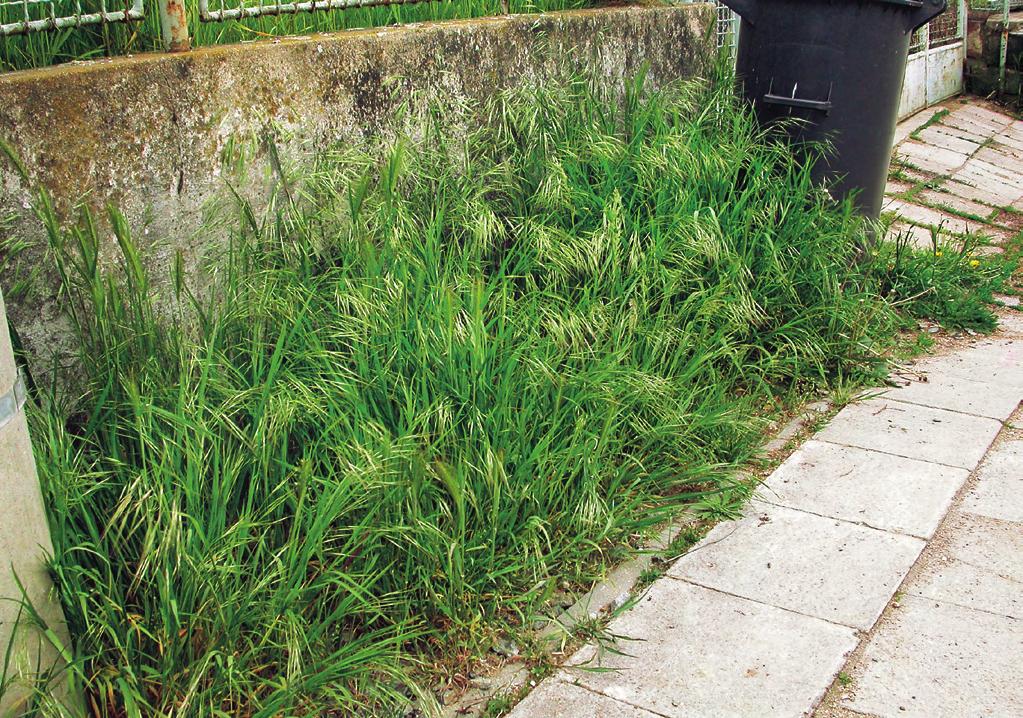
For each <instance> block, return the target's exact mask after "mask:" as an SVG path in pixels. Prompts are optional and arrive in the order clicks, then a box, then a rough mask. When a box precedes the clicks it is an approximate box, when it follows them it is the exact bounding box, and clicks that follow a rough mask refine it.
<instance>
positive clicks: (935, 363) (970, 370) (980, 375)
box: [914, 339, 1023, 396]
mask: <svg viewBox="0 0 1023 718" xmlns="http://www.w3.org/2000/svg"><path fill="white" fill-rule="evenodd" d="M914 369H916V370H917V371H920V372H924V373H931V372H934V373H940V374H948V375H951V376H961V377H964V378H966V379H975V380H983V381H984V382H986V383H989V384H997V385H998V386H1003V387H1006V388H1009V389H1013V390H1019V389H1023V341H1012V340H1009V339H1005V340H987V341H981V342H977V343H976V344H975V345H973V346H972V347H970V348H968V349H963V350H960V351H958V352H956V353H955V354H950V355H948V356H942V357H928V358H926V359H921V360H919V361H917V362H916V364H914ZM1016 396H1021V394H1020V392H1019V391H1016Z"/></svg>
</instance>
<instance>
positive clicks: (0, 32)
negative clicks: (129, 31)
mask: <svg viewBox="0 0 1023 718" xmlns="http://www.w3.org/2000/svg"><path fill="white" fill-rule="evenodd" d="M142 3H143V0H125V2H124V3H123V4H121V5H120V6H119V7H114V6H115V5H116V4H117V3H116V0H112V2H111V6H110V7H108V6H107V1H106V0H92V1H91V2H90V1H89V0H87V1H86V3H84V6H83V2H82V0H0V21H3V22H2V23H0V37H3V36H7V35H26V34H28V33H30V32H42V31H45V30H61V29H64V28H69V27H82V26H83V25H104V24H106V23H114V22H134V21H138V20H142V19H143V18H144V17H145V12H144V10H143V5H142ZM14 18H17V19H14Z"/></svg>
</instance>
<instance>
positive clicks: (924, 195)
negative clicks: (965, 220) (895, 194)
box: [915, 189, 994, 219]
mask: <svg viewBox="0 0 1023 718" xmlns="http://www.w3.org/2000/svg"><path fill="white" fill-rule="evenodd" d="M915 199H919V200H923V201H924V202H927V203H928V204H933V205H939V206H942V207H949V208H951V209H953V210H956V211H957V212H968V213H969V214H974V215H976V216H978V217H980V218H981V219H987V218H988V216H989V215H990V214H991V213H992V212H994V210H993V209H992V208H991V207H989V206H988V205H986V204H981V203H980V202H976V201H974V200H972V199H968V198H966V197H959V196H957V195H954V194H951V193H949V192H939V191H938V190H933V189H926V190H924V191H923V192H919V193H918V194H917V195H916V196H915Z"/></svg>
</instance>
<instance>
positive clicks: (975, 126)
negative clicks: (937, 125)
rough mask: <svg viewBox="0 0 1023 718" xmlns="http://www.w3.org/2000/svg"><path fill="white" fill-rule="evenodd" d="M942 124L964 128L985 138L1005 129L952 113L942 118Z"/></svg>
mask: <svg viewBox="0 0 1023 718" xmlns="http://www.w3.org/2000/svg"><path fill="white" fill-rule="evenodd" d="M941 124H942V126H943V127H951V128H955V129H959V130H963V131H966V132H969V133H971V134H973V135H977V136H980V137H982V138H984V139H988V138H990V137H991V136H992V135H994V134H997V133H999V132H1004V130H1003V129H999V128H998V127H995V126H992V125H987V124H980V123H977V122H974V121H973V120H971V119H969V118H965V117H953V116H951V115H950V116H948V117H945V118H944V119H943V120H942V122H941Z"/></svg>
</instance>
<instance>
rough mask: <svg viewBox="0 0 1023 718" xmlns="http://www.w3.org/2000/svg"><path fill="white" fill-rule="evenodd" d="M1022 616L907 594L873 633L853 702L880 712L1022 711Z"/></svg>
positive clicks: (1002, 717) (911, 717)
mask: <svg viewBox="0 0 1023 718" xmlns="http://www.w3.org/2000/svg"><path fill="white" fill-rule="evenodd" d="M1020 655H1023V621H1017V620H1015V619H1012V618H1006V617H1004V616H995V615H993V614H990V613H982V612H980V611H972V610H970V609H968V608H961V607H959V606H955V605H952V604H947V603H941V602H937V601H934V600H932V599H926V598H919V597H917V596H905V597H904V598H903V599H902V601H901V607H900V608H899V609H897V610H896V611H895V612H894V613H893V614H892V620H891V623H887V624H885V625H883V626H882V627H881V628H879V629H878V631H877V632H876V633H875V635H874V636H873V637H872V638H871V639H870V641H869V643H868V644H867V646H866V649H865V653H864V663H863V665H864V669H863V672H862V674H861V675H856V676H854V680H855V685H856V692H855V697H854V698H853V700H852V702H851V703H850V706H851V707H852V708H853V709H854V710H856V711H859V712H861V713H867V714H870V715H874V716H879V717H880V718H939V717H946V718H960V717H970V718H973V717H974V716H992V717H995V718H1008V717H1009V716H1019V715H1023V680H1021V679H1020Z"/></svg>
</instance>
